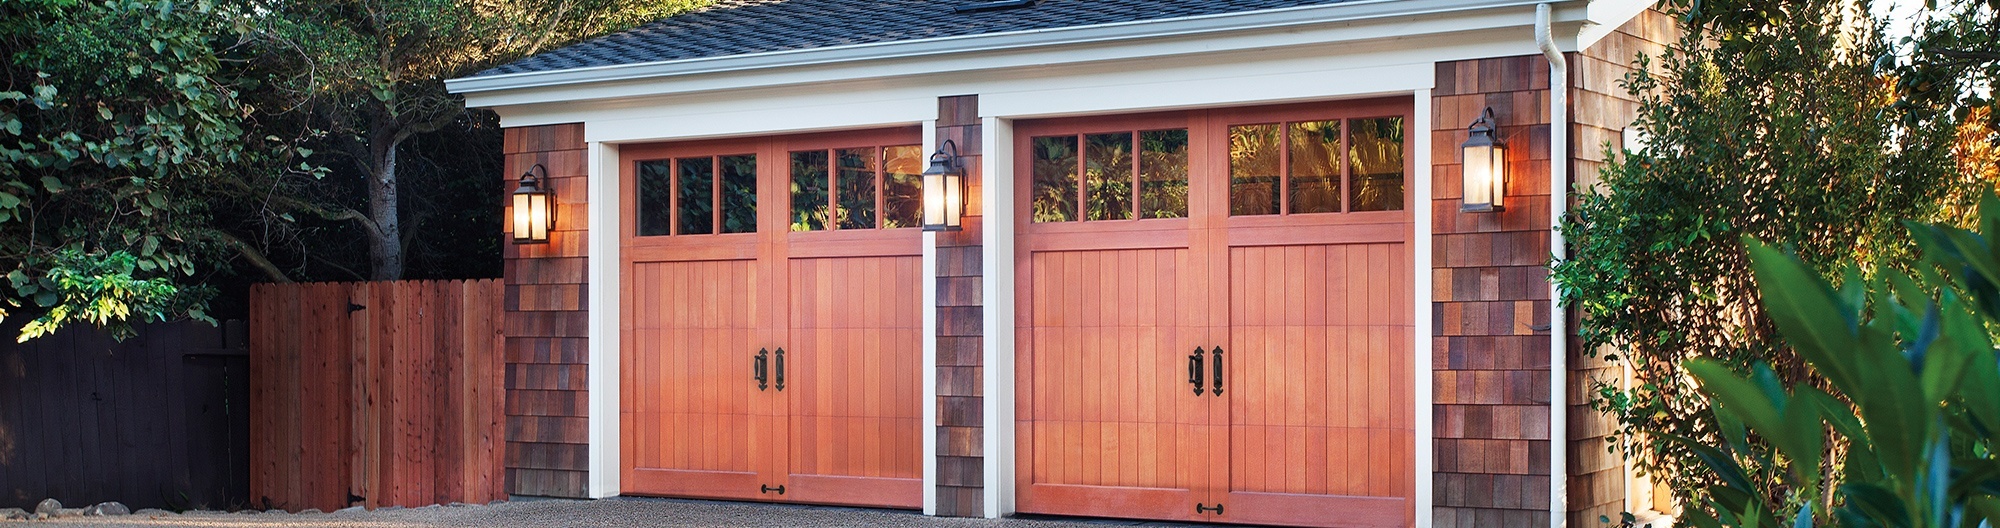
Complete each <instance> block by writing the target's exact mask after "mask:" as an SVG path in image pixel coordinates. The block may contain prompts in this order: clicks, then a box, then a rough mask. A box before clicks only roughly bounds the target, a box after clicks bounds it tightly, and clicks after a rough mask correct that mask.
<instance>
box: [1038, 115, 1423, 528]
mask: <svg viewBox="0 0 2000 528" xmlns="http://www.w3.org/2000/svg"><path fill="white" fill-rule="evenodd" d="M1410 109H1411V103H1410V101H1409V100H1408V99H1391V100H1374V101H1361V102H1347V103H1337V104H1331V103H1330V104H1313V105H1291V106H1284V107H1268V108H1256V109H1242V110H1226V111H1223V110H1217V111H1196V112H1176V113H1162V114H1147V115H1137V116H1119V117H1113V118H1070V119H1059V120H1047V121H1035V122H1023V123H1020V124H1018V125H1017V126H1016V128H1015V134H1016V138H1017V139H1016V146H1015V148H1016V152H1017V155H1018V156H1019V159H1018V160H1017V167H1018V171H1019V172H1018V173H1017V175H1016V182H1017V183H1016V186H1015V188H1016V190H1017V192H1016V203H1017V204H1020V205H1019V206H1018V207H1019V209H1020V210H1021V211H1023V214H1021V215H1020V216H1019V217H1017V218H1016V219H1015V222H1016V229H1017V233H1018V235H1017V236H1018V243H1017V250H1016V255H1015V259H1016V273H1017V274H1018V282H1017V288H1018V290H1017V292H1016V295H1017V302H1018V305H1017V320H1019V321H1021V322H1022V323H1021V326H1020V327H1019V328H1017V329H1016V332H1017V339H1016V342H1017V343H1018V346H1019V355H1018V360H1017V361H1018V363H1017V365H1018V367H1019V372H1020V373H1021V375H1020V376H1019V377H1018V378H1017V382H1016V383H1017V387H1016V389H1017V394H1018V395H1019V398H1018V399H1017V405H1018V407H1017V413H1016V415H1017V424H1016V427H1017V431H1019V434H1018V435H1017V442H1018V445H1017V453H1019V459H1018V462H1017V463H1018V469H1017V479H1018V483H1017V484H1018V488H1017V489H1018V490H1019V494H1020V495H1019V499H1018V507H1019V509H1020V510H1021V511H1024V512H1034V513H1054V514H1077V515H1094V516H1114V517H1148V518H1157V519H1169V520H1185V521H1208V522H1236V523H1257V524H1289V525H1333V526H1400V525H1407V524H1409V523H1410V522H1411V521H1412V519H1413V518H1412V517H1411V515H1412V514H1411V511H1410V507H1409V504H1410V502H1409V500H1410V498H1411V496H1412V495H1413V493H1414V492H1413V489H1412V486H1413V483H1414V480H1413V478H1412V469H1411V464H1412V462H1411V461H1412V455H1413V453H1412V451H1413V446H1414V437H1413V425H1412V423H1411V420H1412V417H1413V415H1414V413H1413V412H1412V410H1411V407H1410V403H1411V400H1410V391H1411V383H1410V379H1411V376H1412V372H1411V370H1410V369H1411V368H1412V366H1411V361H1410V357H1411V354H1410V352H1409V350H1410V342H1409V339H1410V336H1411V335H1412V333H1413V328H1411V310H1412V306H1411V304H1410V302H1411V301H1410V299H1411V297H1412V295H1413V293H1412V292H1411V290H1410V284H1411V282H1410V273H1411V266H1412V263H1411V262H1410V259H1409V248H1408V245H1409V244H1408V242H1409V240H1410V236H1411V217H1410V213H1409V211H1410V210H1411V209H1412V205H1411V204H1410V199H1409V198H1408V197H1406V196H1404V193H1403V192H1402V191H1403V182H1404V180H1405V179H1406V178H1407V177H1408V175H1409V174H1410V171H1409V168H1408V167H1407V166H1406V164H1405V163H1404V161H1403V156H1402V153H1403V149H1404V148H1406V147H1407V145H1408V143H1407V141H1406V137H1407V134H1406V131H1405V130H1404V129H1403V128H1404V126H1405V124H1406V123H1408V115H1409V113H1410Z"/></svg>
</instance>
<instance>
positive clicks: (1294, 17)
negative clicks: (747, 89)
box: [445, 0, 1581, 94]
mask: <svg viewBox="0 0 2000 528" xmlns="http://www.w3.org/2000/svg"><path fill="white" fill-rule="evenodd" d="M1578 1H1581V0H1360V1H1355V2H1343V3H1337V4H1326V5H1315V6H1299V7H1287V8H1279V9H1265V10H1258V11H1243V12H1238V13H1220V14H1211V15H1200V16H1192V17H1179V18H1165V19H1158V20H1139V21H1132V22H1118V23H1113V24H1097V25H1089V26H1074V27H1065V28H1051V29H1034V30H1025V31H1009V32H1001V33H988V34H981V35H964V36H954V37H941V38H932V39H919V40H905V41H894V42H876V43H867V44H855V45H847V46H830V47H823V48H812V49H803V50H785V51H773V52H762V53H748V54H739V55H726V56H721V57H701V58H693V59H678V60H671V61H658V62H645V63H636V64H620V65H611V66H593V67H587V68H570V69H562V70H549V71H538V72H520V73H507V74H499V75H487V76H477V77H461V78H456V79H449V80H446V81H445V89H446V90H448V91H450V92H451V93H456V94H474V93H482V92H497V91H507V90H519V89H531V88H547V87H556V86H565V85H577V84H592V83H602V82H617V81H632V80H641V79H649V78H659V77H672V76H684V75H698V74H706V73H723V72H740V71H748V70H762V69H776V68H788V67H799V66H819V65H828V64H838V63H849V62H862V61H873V60H885V59H900V58H916V57H928V56H938V55H950V54H958V53H973V52H990V51H1005V50H1012V49H1022V48H1033V47H1042V46H1055V45H1065V44H1085V43H1102V42H1115V41H1124V40H1138V39H1147V38H1157V37H1168V36H1186V35H1197V34H1205V33H1218V32H1230V31H1243V30H1258V29H1276V28H1285V27H1297V26H1307V25H1314V24H1325V23H1336V22H1361V21H1369V20H1378V19H1386V18H1393V17H1407V16H1420V15H1429V14H1449V13H1458V12H1466V11H1479V10H1487V9H1497V8H1509V7H1523V6H1534V5H1537V4H1564V3H1575V2H1578Z"/></svg>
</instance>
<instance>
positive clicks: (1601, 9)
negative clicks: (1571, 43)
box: [1557, 0, 1657, 51]
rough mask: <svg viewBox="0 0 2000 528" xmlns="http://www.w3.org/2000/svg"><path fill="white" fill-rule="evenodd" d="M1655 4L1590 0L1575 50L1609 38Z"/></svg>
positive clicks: (1635, 0) (1649, 0) (1647, 0)
mask: <svg viewBox="0 0 2000 528" xmlns="http://www.w3.org/2000/svg"><path fill="white" fill-rule="evenodd" d="M1656 2H1657V0H1590V6H1589V7H1588V8H1585V9H1584V24H1583V28H1582V30H1581V31H1578V32H1577V35H1576V44H1575V46H1576V49H1577V50H1583V49H1588V48H1590V47H1591V46H1595V45H1597V41H1599V40H1603V39H1604V37H1606V36H1610V35H1611V32H1613V31H1617V30H1618V28H1620V27H1623V26H1624V25H1625V23H1626V22H1631V21H1632V19H1633V18H1634V17H1638V16H1639V13H1643V12H1645V11H1646V10H1647V9H1649V8H1651V7H1653V4H1654V3H1656ZM1557 34H1558V35H1561V33H1557ZM1557 45H1558V46H1560V45H1561V44H1560V43H1558V44H1557ZM1565 51H1568V50H1565Z"/></svg>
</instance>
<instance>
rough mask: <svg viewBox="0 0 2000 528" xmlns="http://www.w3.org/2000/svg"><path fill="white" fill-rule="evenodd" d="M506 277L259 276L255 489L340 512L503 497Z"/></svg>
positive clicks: (288, 504)
mask: <svg viewBox="0 0 2000 528" xmlns="http://www.w3.org/2000/svg"><path fill="white" fill-rule="evenodd" d="M503 294H504V292H503V289H502V285H501V283H500V281H498V280H474V281H394V282H360V283H314V284H259V285H256V286H253V287H252V288H251V289H250V371H251V376H250V381H251V390H250V419H251V424H252V425H251V435H250V489H251V500H252V501H253V502H254V503H255V505H256V506H257V507H260V508H279V509H284V510H292V511H297V510H303V509H307V508H317V509H320V510H324V511H333V510H335V509H339V508H345V507H348V506H353V505H362V506H368V507H380V506H404V507H417V506H426V505H431V504H445V503H451V502H469V503H480V504H483V503H486V502H488V501H493V500H498V499H504V498H507V492H506V487H505V485H504V484H505V482H504V479H505V477H506V474H505V473H504V470H503V460H502V458H503V457H504V456H505V455H506V445H505V440H506V437H505V427H506V422H505V414H504V410H505V408H504V407H505V403H506V399H505V396H504V394H503V391H504V390H505V387H506V378H505V376H506V375H507V373H506V370H505V367H504V366H503V365H502V348H503V347H502V339H503V336H502V334H501V326H502V324H504V321H503V320H502V319H501V316H500V313H501V309H502V307H503V305H502V301H503V300H504V295H503Z"/></svg>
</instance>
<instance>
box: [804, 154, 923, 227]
mask: <svg viewBox="0 0 2000 528" xmlns="http://www.w3.org/2000/svg"><path fill="white" fill-rule="evenodd" d="M791 161H792V166H791V181H792V218H791V224H792V226H791V229H792V230H793V231H823V230H828V229H875V228H877V227H880V228H884V229H894V228H900V227H918V226H920V225H922V222H923V173H924V168H925V167H926V166H927V164H928V163H929V158H928V157H926V156H925V155H924V152H923V148H922V147H919V146H917V145H894V146H887V147H854V148H843V149H829V150H812V151H798V152H793V153H792V160H791ZM829 174H831V175H832V177H828V175H829Z"/></svg>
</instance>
